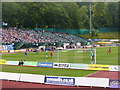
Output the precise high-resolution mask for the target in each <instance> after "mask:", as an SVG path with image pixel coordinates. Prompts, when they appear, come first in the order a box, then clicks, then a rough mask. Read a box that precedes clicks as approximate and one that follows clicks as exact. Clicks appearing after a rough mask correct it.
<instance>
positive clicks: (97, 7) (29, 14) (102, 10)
mask: <svg viewBox="0 0 120 90" xmlns="http://www.w3.org/2000/svg"><path fill="white" fill-rule="evenodd" d="M89 5H90V3H89V2H86V3H85V2H3V3H2V20H3V22H7V23H8V26H9V27H18V28H36V27H38V28H60V29H89V25H90V11H89V8H90V7H89ZM91 5H92V28H93V29H97V28H101V27H118V23H120V21H119V18H118V17H119V15H120V14H119V12H118V11H119V6H120V3H119V2H92V3H91Z"/></svg>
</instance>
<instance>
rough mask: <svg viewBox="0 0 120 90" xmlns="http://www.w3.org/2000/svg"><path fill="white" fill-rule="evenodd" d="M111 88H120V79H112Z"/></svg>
mask: <svg viewBox="0 0 120 90" xmlns="http://www.w3.org/2000/svg"><path fill="white" fill-rule="evenodd" d="M110 88H120V80H110Z"/></svg>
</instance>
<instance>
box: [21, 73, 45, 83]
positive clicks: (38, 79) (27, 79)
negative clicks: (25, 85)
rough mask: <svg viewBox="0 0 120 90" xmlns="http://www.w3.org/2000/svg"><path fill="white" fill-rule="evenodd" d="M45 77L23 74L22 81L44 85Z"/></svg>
mask: <svg viewBox="0 0 120 90" xmlns="http://www.w3.org/2000/svg"><path fill="white" fill-rule="evenodd" d="M44 80H45V75H34V74H21V78H20V81H24V82H35V83H44Z"/></svg>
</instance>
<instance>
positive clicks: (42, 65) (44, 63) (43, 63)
mask: <svg viewBox="0 0 120 90" xmlns="http://www.w3.org/2000/svg"><path fill="white" fill-rule="evenodd" d="M37 66H38V67H53V63H46V62H38V65H37Z"/></svg>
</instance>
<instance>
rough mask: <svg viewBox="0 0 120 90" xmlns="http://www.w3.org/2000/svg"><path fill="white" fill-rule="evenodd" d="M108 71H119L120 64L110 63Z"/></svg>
mask: <svg viewBox="0 0 120 90" xmlns="http://www.w3.org/2000/svg"><path fill="white" fill-rule="evenodd" d="M110 71H120V66H117V65H110Z"/></svg>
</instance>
